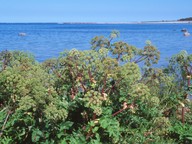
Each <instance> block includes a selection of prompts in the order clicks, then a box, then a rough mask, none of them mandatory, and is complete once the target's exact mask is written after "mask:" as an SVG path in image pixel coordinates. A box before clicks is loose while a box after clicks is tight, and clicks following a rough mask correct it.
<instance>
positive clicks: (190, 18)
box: [178, 17, 192, 21]
mask: <svg viewBox="0 0 192 144" xmlns="http://www.w3.org/2000/svg"><path fill="white" fill-rule="evenodd" d="M178 21H192V17H188V18H182V19H179V20H178Z"/></svg>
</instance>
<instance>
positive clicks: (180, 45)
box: [0, 23, 192, 66]
mask: <svg viewBox="0 0 192 144" xmlns="http://www.w3.org/2000/svg"><path fill="white" fill-rule="evenodd" d="M184 28H185V29H187V30H188V31H189V33H191V34H192V24H190V23H189V24H57V23H1V24H0V51H2V50H22V51H28V52H31V53H32V54H34V55H35V58H36V60H37V61H39V62H42V61H44V60H46V59H49V58H54V57H58V56H59V53H60V52H62V51H64V50H66V49H67V50H70V49H73V48H76V49H78V50H88V49H90V48H91V44H90V41H91V39H92V38H93V37H95V36H100V35H103V36H106V37H108V36H109V35H110V32H111V31H113V30H118V31H119V32H120V37H119V38H118V39H117V40H118V41H125V42H127V43H128V44H130V45H134V46H136V47H138V48H143V47H144V46H145V42H146V41H147V40H150V41H151V42H152V44H153V45H155V46H156V47H157V48H158V49H159V51H160V53H161V59H160V61H159V64H158V65H159V66H161V65H166V64H167V63H168V62H167V59H168V58H170V57H171V56H172V55H174V54H177V53H178V52H180V51H181V50H186V51H187V52H188V53H189V54H191V53H192V36H188V37H185V36H183V33H182V32H181V30H182V29H184ZM19 33H24V34H26V35H24V36H19Z"/></svg>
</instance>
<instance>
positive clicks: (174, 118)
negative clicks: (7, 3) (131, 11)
mask: <svg viewBox="0 0 192 144" xmlns="http://www.w3.org/2000/svg"><path fill="white" fill-rule="evenodd" d="M118 35H119V33H118V32H116V31H114V32H112V34H111V35H110V36H109V38H105V37H102V36H100V37H95V38H93V40H92V41H91V44H92V49H91V50H87V51H78V50H76V49H73V50H70V51H65V52H63V53H61V55H60V56H59V57H58V58H57V59H49V60H46V61H45V62H43V63H38V62H36V61H35V60H34V57H33V56H32V55H30V54H26V53H24V52H20V51H2V52H1V53H0V60H1V62H0V110H1V113H0V127H1V133H0V137H1V139H0V142H1V143H92V144H96V143H98V144H99V143H181V142H185V143H190V142H191V135H190V134H189V133H188V132H190V130H191V126H190V124H191V120H192V117H191V102H190V101H189V100H187V99H186V96H187V95H189V94H190V79H191V65H190V63H191V55H188V54H187V53H184V52H182V53H180V54H178V55H176V56H174V57H172V58H171V59H170V65H169V66H168V67H167V68H163V69H160V68H153V64H156V63H157V62H158V60H159V58H160V53H159V51H158V50H157V49H156V48H155V47H154V46H153V45H152V44H151V42H149V41H148V42H147V43H146V46H145V47H144V49H138V48H136V47H134V46H131V45H129V44H127V43H125V42H122V41H118V42H114V43H112V41H113V39H114V38H116V37H118ZM139 63H142V64H139ZM184 110H185V113H184ZM181 121H182V122H183V123H181ZM178 125H179V126H178ZM178 129H180V131H178ZM186 131H187V132H186Z"/></svg>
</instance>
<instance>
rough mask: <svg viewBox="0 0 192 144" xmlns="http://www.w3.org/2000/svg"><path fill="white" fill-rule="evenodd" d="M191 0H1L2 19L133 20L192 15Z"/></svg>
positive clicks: (41, 20)
mask: <svg viewBox="0 0 192 144" xmlns="http://www.w3.org/2000/svg"><path fill="white" fill-rule="evenodd" d="M191 6H192V0H0V22H130V21H152V20H177V19H179V18H183V17H192V8H191Z"/></svg>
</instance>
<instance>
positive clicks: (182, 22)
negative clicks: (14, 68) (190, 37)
mask: <svg viewBox="0 0 192 144" xmlns="http://www.w3.org/2000/svg"><path fill="white" fill-rule="evenodd" d="M0 24H192V21H141V22H0Z"/></svg>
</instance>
